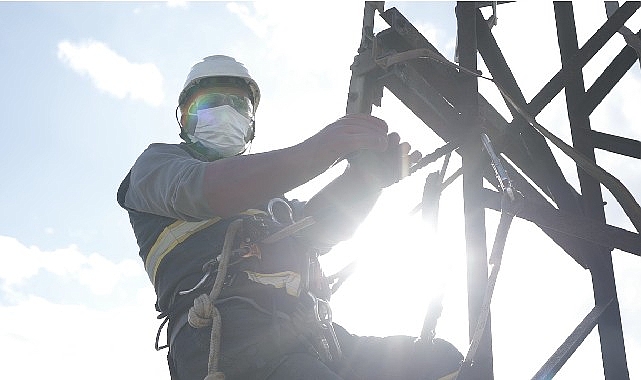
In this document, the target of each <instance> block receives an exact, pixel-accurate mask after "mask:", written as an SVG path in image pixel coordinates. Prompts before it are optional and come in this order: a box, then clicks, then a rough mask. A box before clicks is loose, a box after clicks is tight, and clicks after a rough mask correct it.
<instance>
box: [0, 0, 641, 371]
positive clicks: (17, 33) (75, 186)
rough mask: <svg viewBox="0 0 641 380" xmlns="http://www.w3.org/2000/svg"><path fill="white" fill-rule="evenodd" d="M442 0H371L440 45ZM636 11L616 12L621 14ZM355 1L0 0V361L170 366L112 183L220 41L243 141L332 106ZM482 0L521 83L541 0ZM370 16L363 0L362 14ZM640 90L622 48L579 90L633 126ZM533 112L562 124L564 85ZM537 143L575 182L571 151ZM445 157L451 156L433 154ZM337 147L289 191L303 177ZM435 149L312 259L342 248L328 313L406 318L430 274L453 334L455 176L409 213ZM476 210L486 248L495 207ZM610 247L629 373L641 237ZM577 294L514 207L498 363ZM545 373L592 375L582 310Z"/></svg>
mask: <svg viewBox="0 0 641 380" xmlns="http://www.w3.org/2000/svg"><path fill="white" fill-rule="evenodd" d="M454 5H455V4H454V3H451V2H386V8H389V7H392V6H395V7H397V8H398V9H399V10H400V11H401V13H403V14H404V15H405V16H406V17H407V18H408V19H409V20H410V21H411V22H412V23H413V24H414V25H415V26H416V27H417V28H418V29H419V30H420V31H421V32H422V33H423V35H424V36H426V37H427V38H428V39H429V40H430V42H432V43H433V44H434V45H435V46H436V47H437V48H438V49H439V51H441V52H442V53H443V54H444V55H445V56H446V57H447V58H449V59H453V57H454V51H455V46H456V43H455V41H456V36H455V32H456V19H455V15H454ZM574 6H575V9H574V10H575V15H576V19H577V31H578V35H579V45H582V44H583V43H584V42H585V41H586V40H587V39H588V38H589V36H590V35H591V34H592V33H593V32H594V31H595V30H596V28H598V27H599V26H600V25H601V24H602V23H603V22H604V21H605V18H606V13H605V9H604V7H603V4H602V3H601V2H593V1H590V2H575V4H574ZM638 13H641V12H639V11H638V12H637V15H635V16H634V18H633V19H630V20H629V21H628V22H627V23H626V26H628V27H629V28H630V29H632V30H634V31H637V30H638V29H639V28H640V27H641V15H639V14H638ZM362 15H363V3H362V2H356V1H347V2H331V1H330V2H314V3H312V4H311V5H310V4H308V3H306V2H294V1H291V2H284V1H262V2H257V3H249V2H239V3H226V2H194V3H185V2H176V1H169V2H64V3H63V2H0V50H1V51H2V59H0V68H1V70H0V83H2V86H1V87H0V107H2V108H1V109H2V111H3V112H2V113H3V115H4V118H3V123H2V126H1V128H2V134H3V138H2V139H0V152H1V154H0V173H1V174H2V177H3V180H2V185H1V186H0V215H2V216H3V217H2V218H0V341H1V342H2V344H1V345H0V358H2V359H0V364H1V365H0V378H4V379H18V380H22V379H25V380H26V379H34V378H42V377H45V376H46V377H51V376H53V377H55V378H58V377H62V376H64V378H66V379H70V380H75V379H85V378H87V377H88V376H90V377H91V378H93V379H96V380H100V379H114V378H122V379H134V378H135V379H169V374H168V370H167V366H166V358H165V356H166V352H165V351H163V352H156V351H155V350H154V347H153V344H154V338H155V334H156V330H157V327H158V324H159V322H158V320H157V319H156V312H155V310H154V300H155V296H154V294H153V288H152V286H151V284H150V283H149V280H148V279H147V276H146V274H145V272H144V269H143V266H142V262H141V261H140V259H139V257H138V247H137V245H136V242H135V239H134V236H133V232H132V230H131V227H130V225H129V221H128V217H127V214H126V212H125V211H124V210H122V209H121V208H120V207H119V206H118V205H117V203H116V200H115V197H116V190H117V188H118V185H119V184H120V181H121V180H122V178H123V177H124V176H125V175H126V174H127V171H128V170H129V168H130V167H131V165H132V164H133V162H134V161H135V159H136V158H137V156H138V155H139V154H140V153H141V152H142V151H143V150H144V149H145V148H146V147H147V146H148V145H149V144H151V143H153V142H168V143H177V142H179V137H178V126H177V124H176V121H175V118H174V111H175V107H176V103H177V97H178V93H179V91H180V89H181V86H182V84H183V82H184V80H185V77H186V75H187V72H188V70H189V68H190V67H191V66H192V65H193V64H194V63H195V62H197V61H198V60H200V59H201V58H202V57H205V56H207V55H212V54H227V55H231V56H233V57H235V58H236V59H238V60H239V61H241V62H243V63H244V64H245V65H246V66H247V68H248V69H249V71H250V73H251V75H252V76H253V77H254V78H255V79H256V81H257V82H258V84H259V86H260V88H261V93H262V100H261V104H260V106H259V108H258V113H257V117H256V123H257V124H256V125H257V133H256V136H257V137H256V140H255V142H254V143H253V145H252V147H251V152H252V153H258V152H263V151H267V150H271V149H276V148H283V147H287V146H291V145H294V144H296V143H298V142H300V141H303V140H304V139H306V138H308V137H309V136H312V135H313V134H314V133H316V132H317V131H319V130H320V129H322V128H323V127H324V126H325V125H327V124H329V123H331V122H332V121H334V120H336V119H338V118H339V117H341V116H342V115H344V113H345V105H346V98H347V91H348V86H349V79H350V74H351V72H350V69H349V68H350V65H351V64H352V62H353V59H354V56H355V55H356V54H357V48H358V45H359V42H360V37H361V31H360V30H361V25H362ZM487 16H489V14H488V13H486V17H487ZM497 16H498V24H497V25H496V26H495V27H494V28H493V33H494V35H495V36H496V38H497V41H498V42H499V45H500V46H501V48H502V51H503V54H504V55H505V57H506V59H507V61H508V63H509V64H510V67H511V69H512V71H513V73H514V75H515V77H516V79H517V81H518V82H519V84H520V86H521V89H522V90H523V92H524V95H525V97H526V99H528V100H530V99H531V98H532V97H533V96H534V95H535V94H536V93H537V92H538V90H539V89H540V88H541V87H542V86H543V84H545V83H546V82H547V80H548V79H549V78H550V77H551V76H552V75H554V74H555V73H556V72H557V71H558V69H559V67H560V59H559V54H558V48H557V47H556V46H557V45H556V35H555V29H554V14H553V10H552V5H551V3H550V4H541V3H534V2H518V3H510V4H505V5H500V6H499V7H498V14H497ZM383 28H385V23H384V21H383V20H382V19H380V18H378V17H377V21H376V30H377V31H379V30H381V29H383ZM520 29H522V30H525V31H528V32H526V33H518V32H516V31H518V30H520ZM623 46H624V41H623V38H622V37H621V36H616V37H615V38H614V39H613V40H612V41H611V42H609V43H608V44H607V45H606V47H605V48H604V49H603V50H602V52H601V53H600V54H598V55H597V56H596V57H595V58H594V59H592V60H591V61H590V62H589V63H588V65H587V66H586V68H585V70H584V75H585V81H586V86H589V85H591V83H592V82H593V81H594V80H595V79H596V77H597V76H598V74H599V73H600V72H601V71H602V70H603V68H604V67H605V66H606V65H607V64H608V63H609V62H610V60H611V58H612V57H613V56H614V55H615V54H616V53H618V52H619V51H620V49H621V48H622V47H623ZM479 68H481V69H484V66H483V63H482V60H479ZM480 89H481V92H482V93H483V95H484V96H486V98H488V99H489V100H490V102H491V103H492V104H493V105H495V107H496V108H497V109H498V110H499V111H500V112H502V113H503V115H504V116H506V117H508V113H507V110H506V108H505V106H504V105H503V103H502V101H501V99H500V96H499V94H498V92H497V91H496V90H495V89H493V88H492V86H491V85H489V84H487V83H482V84H481V87H480ZM639 93H641V70H640V66H639V65H638V64H635V66H634V67H633V68H632V69H631V70H630V71H629V72H628V74H626V76H625V77H624V78H623V80H622V81H621V82H620V83H619V84H618V85H617V87H616V88H615V89H614V91H613V92H612V93H611V94H610V95H609V96H608V98H606V100H605V101H604V102H603V103H602V104H601V105H600V106H599V107H598V108H597V109H596V110H595V112H594V114H593V115H592V118H591V121H592V127H593V129H595V130H598V131H602V132H606V133H612V134H617V135H620V136H624V137H628V138H633V139H637V140H641V129H640V128H639V125H638V120H641V111H640V109H639V107H638V94H639ZM373 113H374V114H375V115H377V116H379V117H381V118H383V119H385V120H386V121H387V122H388V124H389V126H390V130H393V131H397V132H399V133H400V134H401V136H402V137H403V139H404V140H406V141H408V142H410V143H411V144H412V146H413V147H414V148H416V149H419V150H421V151H422V152H423V153H429V152H431V151H433V150H434V149H436V148H437V147H438V146H440V145H442V143H443V142H442V141H441V140H440V139H439V138H437V137H436V136H435V134H434V133H433V132H431V130H430V129H429V128H428V127H426V126H425V125H424V124H422V122H421V121H420V120H418V119H417V118H416V117H415V116H413V115H412V114H411V112H409V111H408V110H407V109H405V108H404V107H403V106H402V105H401V104H400V102H399V101H398V100H397V99H395V98H394V96H393V95H392V94H391V93H389V92H387V91H386V92H385V94H384V97H383V103H382V106H381V107H380V108H378V107H377V108H375V109H374V111H373ZM537 121H538V122H539V123H541V124H542V125H544V126H546V128H548V129H549V130H551V131H552V132H553V133H555V134H557V136H559V137H560V138H562V139H563V140H564V141H566V142H570V135H569V126H568V121H567V116H566V113H565V103H564V96H563V94H559V95H558V96H557V97H556V98H555V99H554V100H553V101H552V103H551V104H550V105H549V106H548V107H547V108H546V109H545V110H544V111H543V112H542V113H541V114H540V115H539V116H538V117H537ZM553 152H554V153H555V155H556V156H557V159H558V161H559V164H560V166H561V168H562V169H563V171H564V173H565V175H566V177H567V178H568V181H569V182H570V183H571V184H572V185H573V186H574V187H575V188H577V189H578V179H577V175H576V168H575V167H574V166H573V165H572V163H571V162H570V161H569V160H568V159H566V158H565V157H563V154H562V153H561V152H560V151H558V150H556V149H555V148H553ZM597 161H598V163H599V164H600V165H601V166H602V167H604V168H605V169H606V170H608V171H610V172H611V173H612V174H614V175H615V176H616V177H617V178H619V180H621V182H623V184H624V185H626V186H627V187H628V189H629V190H630V191H631V192H632V194H633V195H634V196H635V198H636V199H637V201H638V200H639V199H640V198H641V177H640V176H639V174H638V173H639V170H638V168H639V162H638V161H636V160H634V159H631V158H626V157H622V156H617V155H614V154H610V153H607V152H597ZM459 166H460V159H459V158H458V156H453V157H452V160H451V162H450V166H449V168H448V173H449V174H451V173H452V172H453V171H454V170H455V169H456V168H458V167H459ZM343 167H344V166H341V165H337V166H336V167H335V168H332V169H331V170H330V171H328V172H327V173H326V174H324V175H322V176H320V177H318V178H317V179H315V180H313V181H311V182H310V183H308V184H306V185H303V186H301V187H300V188H297V189H294V190H293V191H291V192H290V193H288V194H287V195H288V196H289V197H290V198H298V199H302V200H304V199H308V198H309V197H310V196H312V195H313V194H314V193H315V192H316V191H318V190H319V189H320V188H321V187H322V186H323V185H324V184H325V183H327V182H328V181H330V180H331V179H332V178H333V177H334V176H336V175H337V174H338V173H340V170H342V168H343ZM440 167H441V162H440V161H439V162H437V163H435V164H433V165H432V166H430V167H428V168H427V169H423V170H421V171H419V172H418V173H416V174H415V175H413V176H412V177H409V178H407V179H405V180H403V181H401V182H400V183H398V184H396V185H393V186H391V187H389V188H387V189H386V190H385V191H384V192H383V195H382V196H381V198H380V200H379V202H378V203H377V205H376V207H375V208H374V210H373V211H372V213H371V214H370V216H369V217H368V218H367V220H365V221H364V222H363V224H362V225H361V226H360V228H359V230H358V231H357V232H356V234H355V235H354V237H353V238H352V239H350V240H349V241H346V242H343V243H341V244H339V245H338V246H336V247H335V249H334V250H333V251H332V252H330V253H329V254H328V255H327V256H325V257H323V265H324V266H325V271H326V272H327V273H333V272H335V271H337V270H338V269H340V268H342V267H343V266H344V265H346V264H348V263H350V262H352V261H353V260H357V261H358V269H357V271H356V273H355V274H354V275H353V276H352V277H351V278H350V279H349V280H348V281H347V282H346V283H345V284H344V285H343V286H342V287H341V289H340V290H339V291H338V292H337V293H336V294H335V296H334V297H333V300H332V304H333V311H334V320H335V321H336V322H338V323H340V324H343V325H344V326H345V327H347V328H348V330H350V331H352V332H354V333H358V334H362V335H377V336H385V335H393V334H405V335H412V336H416V335H418V334H420V328H421V325H422V320H423V316H424V313H425V310H426V307H427V304H428V303H429V300H430V299H431V298H432V297H434V296H436V295H437V294H439V293H440V292H441V291H443V292H444V293H443V294H444V295H445V296H444V311H443V315H442V316H441V318H440V319H439V324H438V327H437V335H438V336H439V337H441V338H444V339H447V340H449V341H450V342H452V343H453V344H454V345H455V346H456V347H457V348H458V349H459V350H460V351H462V352H463V353H465V352H466V351H467V347H468V336H467V331H468V327H467V326H468V322H467V306H466V304H467V298H466V293H465V292H466V284H465V281H466V279H465V247H464V230H463V209H462V190H461V189H462V185H461V180H460V179H459V180H457V181H455V182H454V183H453V184H452V185H451V186H450V187H449V188H448V189H447V190H446V191H445V192H444V194H443V197H442V200H441V207H440V215H439V228H438V232H437V233H432V232H429V231H428V229H427V227H426V226H425V225H424V224H423V223H422V221H421V219H420V216H419V215H412V214H411V210H412V209H413V208H414V207H415V206H416V205H417V204H418V203H419V202H420V199H421V195H422V188H423V181H424V180H425V177H426V175H427V173H429V172H431V171H435V170H438V169H440ZM488 186H489V185H488ZM604 200H605V201H606V202H607V206H606V217H607V221H608V223H609V224H611V225H615V226H618V227H621V228H626V229H628V230H630V231H634V228H633V226H632V224H631V223H630V221H629V220H628V219H627V217H626V216H625V214H624V213H623V211H622V210H621V208H620V207H619V206H618V205H617V202H616V200H615V199H614V198H613V197H612V195H611V194H610V193H609V192H608V191H607V190H605V189H604ZM486 220H487V231H488V232H487V236H488V250H489V249H490V248H491V243H492V239H493V236H494V230H495V228H496V225H497V223H498V215H497V213H495V212H493V211H488V212H487V215H486ZM612 256H613V262H614V269H615V275H616V281H617V289H618V294H619V302H620V307H621V312H622V323H623V332H624V338H625V344H626V352H627V359H628V367H629V370H630V377H631V378H632V379H640V378H641V362H639V360H637V359H638V358H639V357H640V355H641V326H640V325H639V324H638V321H639V320H640V318H641V302H639V300H640V298H641V293H640V292H641V290H640V289H641V276H639V275H638V274H639V273H640V271H641V259H640V258H639V257H637V256H634V255H631V254H628V253H625V252H620V251H618V250H614V251H613V254H612ZM592 307H593V298H592V292H591V279H590V274H589V272H588V271H586V270H583V269H582V268H581V267H580V266H579V265H578V264H576V262H574V260H572V259H571V258H570V257H569V256H568V255H567V254H565V253H564V252H563V251H562V250H561V249H560V248H558V247H557V246H556V245H555V244H554V243H553V242H551V240H550V239H549V238H547V236H546V235H545V234H543V233H542V232H541V231H540V230H539V229H538V228H537V227H536V226H533V225H532V224H531V223H529V222H526V221H522V220H515V221H514V223H513V225H512V228H511V229H510V233H509V235H508V240H507V244H506V247H505V253H504V259H503V266H502V269H501V272H500V274H499V277H498V283H497V286H496V290H495V294H494V299H493V302H492V330H493V334H494V335H493V348H494V369H495V378H496V379H521V378H531V377H532V376H533V375H534V374H535V373H536V371H537V370H538V368H540V366H541V365H543V363H545V361H546V360H547V358H548V357H549V356H550V355H551V354H552V353H553V352H554V351H555V350H556V348H557V347H558V346H559V345H560V344H561V343H562V342H563V340H564V339H565V338H566V337H567V336H568V335H569V334H570V333H571V332H572V330H573V329H574V327H575V326H576V325H577V324H578V323H579V322H580V321H581V320H582V319H583V317H584V316H585V315H586V314H587V313H588V312H589V311H590V310H591V308H592ZM556 378H558V379H577V378H581V379H603V374H602V370H601V358H600V351H599V343H598V335H597V332H596V330H595V331H593V332H592V333H591V334H590V335H589V336H588V338H587V339H586V341H585V343H584V344H583V345H582V346H581V347H580V348H579V349H578V350H577V352H576V353H575V355H574V356H573V357H572V358H571V359H570V360H569V361H568V363H567V364H566V365H565V366H564V367H563V368H562V370H561V371H560V372H559V373H558V375H557V377H556Z"/></svg>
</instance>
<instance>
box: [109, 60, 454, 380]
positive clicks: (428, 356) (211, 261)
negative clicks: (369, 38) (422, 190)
mask: <svg viewBox="0 0 641 380" xmlns="http://www.w3.org/2000/svg"><path fill="white" fill-rule="evenodd" d="M259 103H260V90H259V88H258V85H257V83H256V81H254V79H252V77H251V76H250V75H249V73H248V71H247V69H246V68H245V67H244V66H243V65H242V64H241V63H239V62H237V61H236V60H235V59H234V58H231V57H228V56H223V55H214V56H209V57H206V58H204V59H203V60H202V61H200V62H198V63H196V64H195V65H194V66H193V67H192V69H191V71H190V72H189V74H188V76H187V80H186V82H185V85H184V87H183V90H182V91H181V93H180V95H179V97H178V108H177V109H176V114H177V120H178V124H179V125H180V137H181V138H182V139H183V140H184V142H182V143H180V144H160V143H157V144H151V145H150V146H149V147H148V148H147V149H146V150H145V151H144V152H143V153H142V154H141V155H140V157H139V158H138V159H137V160H136V162H135V163H134V165H133V167H132V168H131V171H130V172H129V174H128V175H127V176H126V178H125V179H124V180H123V182H122V184H121V185H120V188H119V190H118V203H119V204H120V205H121V206H122V207H123V208H124V209H126V210H127V211H128V213H129V217H130V221H131V224H132V227H133V230H134V234H135V236H136V239H137V242H138V245H139V246H140V257H141V258H142V260H143V262H144V264H145V269H146V271H147V273H148V275H149V278H150V280H151V282H152V284H153V285H154V288H155V291H156V295H157V302H156V309H157V310H158V311H159V312H160V313H161V317H166V318H167V319H168V325H167V326H168V329H167V330H168V345H169V354H168V361H169V368H170V373H171V377H172V380H177V379H178V380H202V379H204V378H207V380H210V379H223V378H225V379H227V380H234V379H270V380H276V379H283V380H284V379H288V380H292V379H328V380H330V379H332V380H340V379H345V380H347V379H438V378H441V377H443V376H445V375H447V374H450V373H452V372H454V371H456V370H457V369H458V366H459V363H460V361H461V359H462V356H461V354H460V353H459V352H458V351H457V350H456V349H455V348H454V347H453V346H452V345H451V344H449V343H447V342H445V341H442V340H438V339H436V340H433V341H430V342H425V341H421V340H417V339H414V338H412V337H406V336H397V337H388V338H373V337H357V336H354V335H351V334H349V333H348V332H347V331H345V330H344V329H343V328H342V327H340V326H338V325H336V324H334V323H332V321H331V311H330V309H329V304H328V302H327V301H328V300H329V295H330V291H329V287H328V286H327V281H326V279H325V277H324V275H323V272H322V270H321V268H320V266H319V263H318V256H319V255H322V254H324V253H326V252H327V251H328V250H329V249H330V248H331V247H332V246H333V245H334V244H336V243H337V242H339V241H342V240H345V239H347V238H349V237H350V236H351V235H352V233H353V232H354V230H355V229H356V227H357V226H358V225H359V223H360V222H361V221H362V220H363V219H364V218H365V217H366V215H367V214H368V213H369V211H370V210H371V208H372V207H373V206H374V204H375V202H376V200H377V199H378V196H379V195H380V193H381V189H383V188H385V187H387V186H389V185H391V184H393V183H395V182H396V181H398V180H399V179H400V177H401V173H402V169H401V165H402V163H403V162H416V161H418V159H420V157H421V155H420V153H418V152H413V153H412V154H409V153H410V146H409V144H407V143H405V142H401V141H400V137H399V136H398V134H396V133H389V134H388V128H387V124H386V123H385V122H384V121H383V120H381V119H378V118H375V117H372V116H369V115H363V114H358V115H348V116H344V117H341V118H340V119H338V120H337V121H335V122H334V123H332V124H330V125H328V126H326V127H325V128H323V129H322V130H321V131H320V132H318V133H316V134H315V135H313V136H311V137H310V138H308V139H306V140H305V141H303V142H301V143H299V144H296V145H294V146H291V147H287V148H283V149H278V150H274V151H270V152H265V153H258V154H243V153H245V150H246V149H247V147H248V144H249V143H250V142H251V141H252V140H253V138H254V132H255V112H256V109H257V108H258V105H259ZM179 111H180V116H178V112H179ZM275 129H276V128H275V127H271V128H270V129H265V132H264V133H272V132H273V131H274V130H275ZM341 160H347V161H348V162H349V164H348V165H347V168H346V169H345V171H344V172H343V173H342V174H341V175H340V176H338V177H337V178H335V179H334V180H333V181H332V182H331V183H330V184H328V185H327V186H326V187H325V188H323V189H322V190H321V191H320V192H319V193H318V194H316V195H315V196H314V197H312V198H311V199H310V200H309V201H307V202H301V201H297V200H288V199H286V198H285V196H284V194H285V193H287V192H288V191H290V190H292V189H294V188H296V187H298V186H300V185H302V184H304V183H306V182H308V181H309V180H311V179H313V178H315V177H316V176H318V175H320V174H321V173H323V172H325V171H326V170H327V169H328V168H330V167H331V166H332V165H333V164H335V163H337V162H339V161H341Z"/></svg>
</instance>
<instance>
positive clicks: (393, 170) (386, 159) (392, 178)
mask: <svg viewBox="0 0 641 380" xmlns="http://www.w3.org/2000/svg"><path fill="white" fill-rule="evenodd" d="M410 150H411V146H410V144H409V143H407V142H401V138H400V136H399V135H398V133H396V132H393V133H390V134H389V135H387V148H386V149H385V150H384V151H382V152H377V151H374V150H364V151H359V152H356V153H355V154H352V155H350V156H349V157H348V158H347V160H348V162H349V164H350V168H349V170H351V171H354V172H356V174H357V175H360V176H361V177H362V178H363V179H364V180H365V181H366V182H367V183H368V185H370V186H372V187H378V188H385V187H388V186H390V185H392V184H394V183H396V182H398V181H399V180H401V179H402V178H403V177H405V176H407V175H408V174H409V167H410V166H411V165H413V164H415V163H417V162H418V161H419V160H420V159H421V157H422V155H421V152H419V151H414V152H412V153H411V154H410Z"/></svg>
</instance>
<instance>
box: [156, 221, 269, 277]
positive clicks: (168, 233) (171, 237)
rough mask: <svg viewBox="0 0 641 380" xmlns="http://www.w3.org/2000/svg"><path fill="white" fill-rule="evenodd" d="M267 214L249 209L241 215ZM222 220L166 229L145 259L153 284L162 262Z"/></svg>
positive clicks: (175, 225) (177, 222)
mask: <svg viewBox="0 0 641 380" xmlns="http://www.w3.org/2000/svg"><path fill="white" fill-rule="evenodd" d="M258 214H265V213H264V212H263V211H261V210H255V209H249V210H246V211H243V212H242V213H241V215H258ZM220 220H222V218H220V217H215V218H212V219H207V220H201V221H198V222H187V221H185V220H177V221H175V222H174V223H172V224H170V225H168V226H167V227H165V229H164V230H163V231H162V232H161V233H160V235H158V238H157V239H156V242H155V243H154V244H153V246H152V247H151V249H150V250H149V253H148V254H147V258H146V259H145V271H147V275H148V276H149V279H150V280H151V283H152V284H155V283H156V274H157V272H158V268H159V267H160V263H161V262H162V260H163V259H164V258H165V257H166V256H167V255H168V254H169V253H170V252H171V251H172V250H173V249H174V248H175V247H176V246H177V245H178V244H180V243H182V242H183V241H185V240H187V238H189V237H190V236H191V235H193V234H195V233H196V232H198V231H201V230H203V229H205V228H207V227H209V226H212V225H214V224H216V223H218V222H219V221H220Z"/></svg>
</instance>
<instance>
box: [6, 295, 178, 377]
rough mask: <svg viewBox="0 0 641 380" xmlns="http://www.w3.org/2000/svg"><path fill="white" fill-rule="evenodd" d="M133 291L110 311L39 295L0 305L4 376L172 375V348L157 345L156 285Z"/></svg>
mask: <svg viewBox="0 0 641 380" xmlns="http://www.w3.org/2000/svg"><path fill="white" fill-rule="evenodd" d="M148 289H149V288H148ZM131 297H132V298H134V299H136V300H137V302H132V305H131V306H122V305H120V306H118V307H115V308H113V309H109V310H106V311H103V310H96V309H92V308H89V307H86V306H80V305H59V304H55V303H52V302H49V301H47V300H45V299H43V298H40V297H35V296H29V297H27V298H25V299H24V300H22V301H21V302H20V303H18V304H17V305H11V306H4V305H0V341H2V345H0V356H2V358H3V365H2V366H0V378H3V379H38V378H65V379H81V378H87V377H90V378H92V379H97V380H98V379H99V380H108V379H169V374H168V370H167V364H166V363H167V362H166V351H164V352H156V351H154V349H153V342H154V338H155V333H156V329H157V327H158V323H159V322H158V321H156V320H155V318H154V313H153V302H154V296H153V291H152V290H151V289H149V290H148V291H138V292H137V293H136V292H135V291H132V293H131ZM36 363H37V365H34V364H36Z"/></svg>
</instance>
